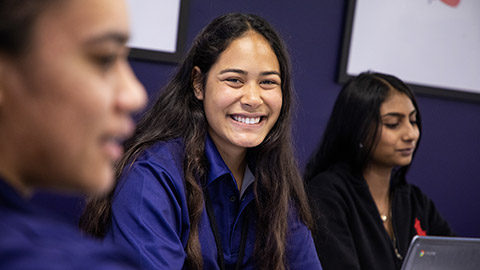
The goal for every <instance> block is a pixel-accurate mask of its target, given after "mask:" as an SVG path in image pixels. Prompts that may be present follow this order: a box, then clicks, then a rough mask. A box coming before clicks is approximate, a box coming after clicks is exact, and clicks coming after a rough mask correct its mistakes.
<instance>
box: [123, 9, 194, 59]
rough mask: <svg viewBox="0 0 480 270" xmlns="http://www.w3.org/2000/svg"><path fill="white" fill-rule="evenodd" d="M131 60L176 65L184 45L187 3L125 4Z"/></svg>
mask: <svg viewBox="0 0 480 270" xmlns="http://www.w3.org/2000/svg"><path fill="white" fill-rule="evenodd" d="M127 3H128V5H129V9H130V21H131V27H132V30H131V32H132V34H131V38H130V41H129V43H128V46H129V47H130V49H131V50H130V55H129V56H130V57H131V58H133V59H142V60H151V61H162V62H172V63H177V62H178V61H179V60H180V58H181V57H182V52H183V49H184V47H185V43H186V32H187V19H188V6H189V3H188V0H168V1H162V0H128V1H127Z"/></svg>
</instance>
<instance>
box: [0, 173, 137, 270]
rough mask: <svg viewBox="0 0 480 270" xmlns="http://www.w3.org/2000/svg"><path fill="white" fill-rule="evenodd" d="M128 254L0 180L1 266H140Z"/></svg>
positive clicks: (50, 269) (16, 267)
mask: <svg viewBox="0 0 480 270" xmlns="http://www.w3.org/2000/svg"><path fill="white" fill-rule="evenodd" d="M129 255H130V254H126V253H125V252H123V251H120V250H118V249H117V248H114V247H110V246H104V245H102V244H101V243H99V242H98V241H94V240H92V239H87V238H84V237H83V236H82V235H81V234H80V232H79V231H78V229H77V228H76V227H75V226H74V225H73V224H72V223H71V222H68V221H67V220H63V219H62V218H61V217H58V216H55V215H53V214H52V213H49V212H48V211H46V210H45V209H41V208H39V207H35V206H34V205H32V203H30V202H29V201H27V200H25V199H24V198H23V197H21V196H20V195H19V194H18V193H17V192H16V191H15V190H14V189H13V188H12V187H11V186H9V185H8V184H7V183H6V182H4V181H3V180H2V179H0V269H2V270H7V269H49V270H54V269H138V268H137V267H136V266H138V264H137V263H136V262H135V261H134V260H133V259H132V257H130V256H129Z"/></svg>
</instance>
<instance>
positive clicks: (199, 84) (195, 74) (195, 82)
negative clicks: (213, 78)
mask: <svg viewBox="0 0 480 270" xmlns="http://www.w3.org/2000/svg"><path fill="white" fill-rule="evenodd" d="M192 88H193V91H194V93H195V97H197V99H198V100H203V74H202V71H201V70H200V68H199V67H197V66H195V67H194V68H193V70H192Z"/></svg>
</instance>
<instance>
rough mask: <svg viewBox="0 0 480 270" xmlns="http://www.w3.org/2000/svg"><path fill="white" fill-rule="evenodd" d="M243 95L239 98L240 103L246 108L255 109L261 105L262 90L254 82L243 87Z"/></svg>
mask: <svg viewBox="0 0 480 270" xmlns="http://www.w3.org/2000/svg"><path fill="white" fill-rule="evenodd" d="M243 90H244V92H243V95H242V97H241V98H240V103H241V104H242V105H243V106H245V107H247V108H257V107H258V106H260V105H261V104H263V99H262V92H261V91H262V89H260V86H259V85H258V84H256V83H254V82H252V83H249V84H246V85H245V86H244V87H243Z"/></svg>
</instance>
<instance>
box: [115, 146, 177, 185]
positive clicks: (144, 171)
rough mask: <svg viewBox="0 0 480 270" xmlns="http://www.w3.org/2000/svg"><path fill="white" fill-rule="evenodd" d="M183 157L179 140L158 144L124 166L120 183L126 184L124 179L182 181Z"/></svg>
mask: <svg viewBox="0 0 480 270" xmlns="http://www.w3.org/2000/svg"><path fill="white" fill-rule="evenodd" d="M183 156H184V145H183V142H182V140H181V139H173V140H170V141H162V142H158V143H156V144H154V145H152V146H151V147H150V148H148V149H146V150H145V151H144V152H143V153H141V154H140V156H139V157H138V158H137V159H135V160H134V161H133V162H131V163H130V164H128V165H126V166H125V169H124V170H123V173H122V176H121V177H120V178H121V179H120V182H121V183H122V182H128V181H124V180H125V179H130V180H132V179H135V180H136V181H141V182H144V181H150V180H155V181H169V180H173V181H177V180H178V181H179V179H183ZM137 184H138V182H137Z"/></svg>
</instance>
